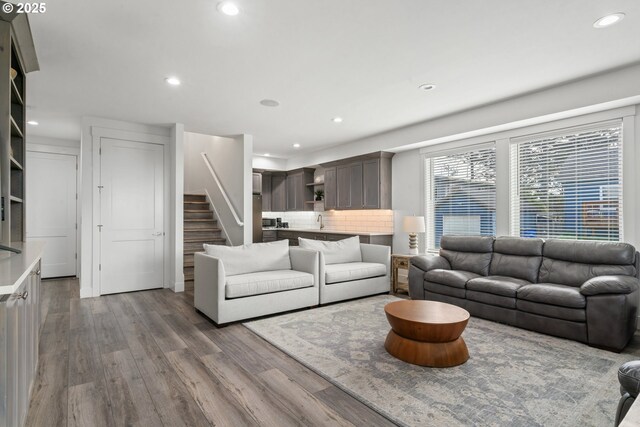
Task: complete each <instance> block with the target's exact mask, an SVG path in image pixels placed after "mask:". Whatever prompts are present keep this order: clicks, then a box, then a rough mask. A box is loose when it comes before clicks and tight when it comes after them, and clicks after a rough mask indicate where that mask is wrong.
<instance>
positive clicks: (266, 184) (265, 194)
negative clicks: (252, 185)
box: [262, 172, 272, 212]
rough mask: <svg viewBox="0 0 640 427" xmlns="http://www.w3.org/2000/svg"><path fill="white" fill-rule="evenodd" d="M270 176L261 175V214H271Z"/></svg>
mask: <svg viewBox="0 0 640 427" xmlns="http://www.w3.org/2000/svg"><path fill="white" fill-rule="evenodd" d="M271 211H272V210H271V174H270V173H268V172H263V173H262V212H271Z"/></svg>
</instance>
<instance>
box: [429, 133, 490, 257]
mask: <svg viewBox="0 0 640 427" xmlns="http://www.w3.org/2000/svg"><path fill="white" fill-rule="evenodd" d="M425 193H426V194H425V216H426V221H427V233H426V235H427V244H426V247H427V250H428V251H432V252H433V251H436V250H437V249H438V248H439V247H440V239H441V238H442V236H443V235H444V234H458V235H494V234H495V232H496V151H495V144H493V143H491V144H488V145H483V146H482V147H476V148H472V147H467V148H465V149H462V150H459V151H456V152H452V153H446V154H442V155H433V156H426V157H425Z"/></svg>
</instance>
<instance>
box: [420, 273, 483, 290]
mask: <svg viewBox="0 0 640 427" xmlns="http://www.w3.org/2000/svg"><path fill="white" fill-rule="evenodd" d="M476 277H480V275H478V274H475V273H472V272H470V271H460V270H442V269H435V270H431V271H427V272H426V273H424V279H425V280H428V281H429V282H434V283H439V284H441V285H447V286H452V287H454V288H461V289H464V288H465V285H466V284H467V281H469V280H471V279H474V278H476Z"/></svg>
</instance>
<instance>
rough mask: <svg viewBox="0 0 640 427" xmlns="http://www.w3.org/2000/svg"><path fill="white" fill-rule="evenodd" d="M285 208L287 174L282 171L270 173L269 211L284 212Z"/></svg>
mask: <svg viewBox="0 0 640 427" xmlns="http://www.w3.org/2000/svg"><path fill="white" fill-rule="evenodd" d="M286 208H287V176H286V175H285V174H284V173H274V174H272V175H271V211H272V212H284V211H285V210H286Z"/></svg>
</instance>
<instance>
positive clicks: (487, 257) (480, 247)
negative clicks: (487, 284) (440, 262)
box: [440, 235, 494, 276]
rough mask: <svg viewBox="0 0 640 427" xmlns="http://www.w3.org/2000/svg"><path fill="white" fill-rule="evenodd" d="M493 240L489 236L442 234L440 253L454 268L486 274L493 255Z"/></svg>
mask: <svg viewBox="0 0 640 427" xmlns="http://www.w3.org/2000/svg"><path fill="white" fill-rule="evenodd" d="M493 240H494V239H493V237H488V236H448V235H447V236H442V239H440V247H441V249H440V255H441V256H442V257H444V258H446V259H447V261H449V264H450V265H451V269H452V270H463V271H471V272H473V273H476V274H479V275H481V276H486V275H488V274H489V264H490V263H491V256H492V255H493Z"/></svg>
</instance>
